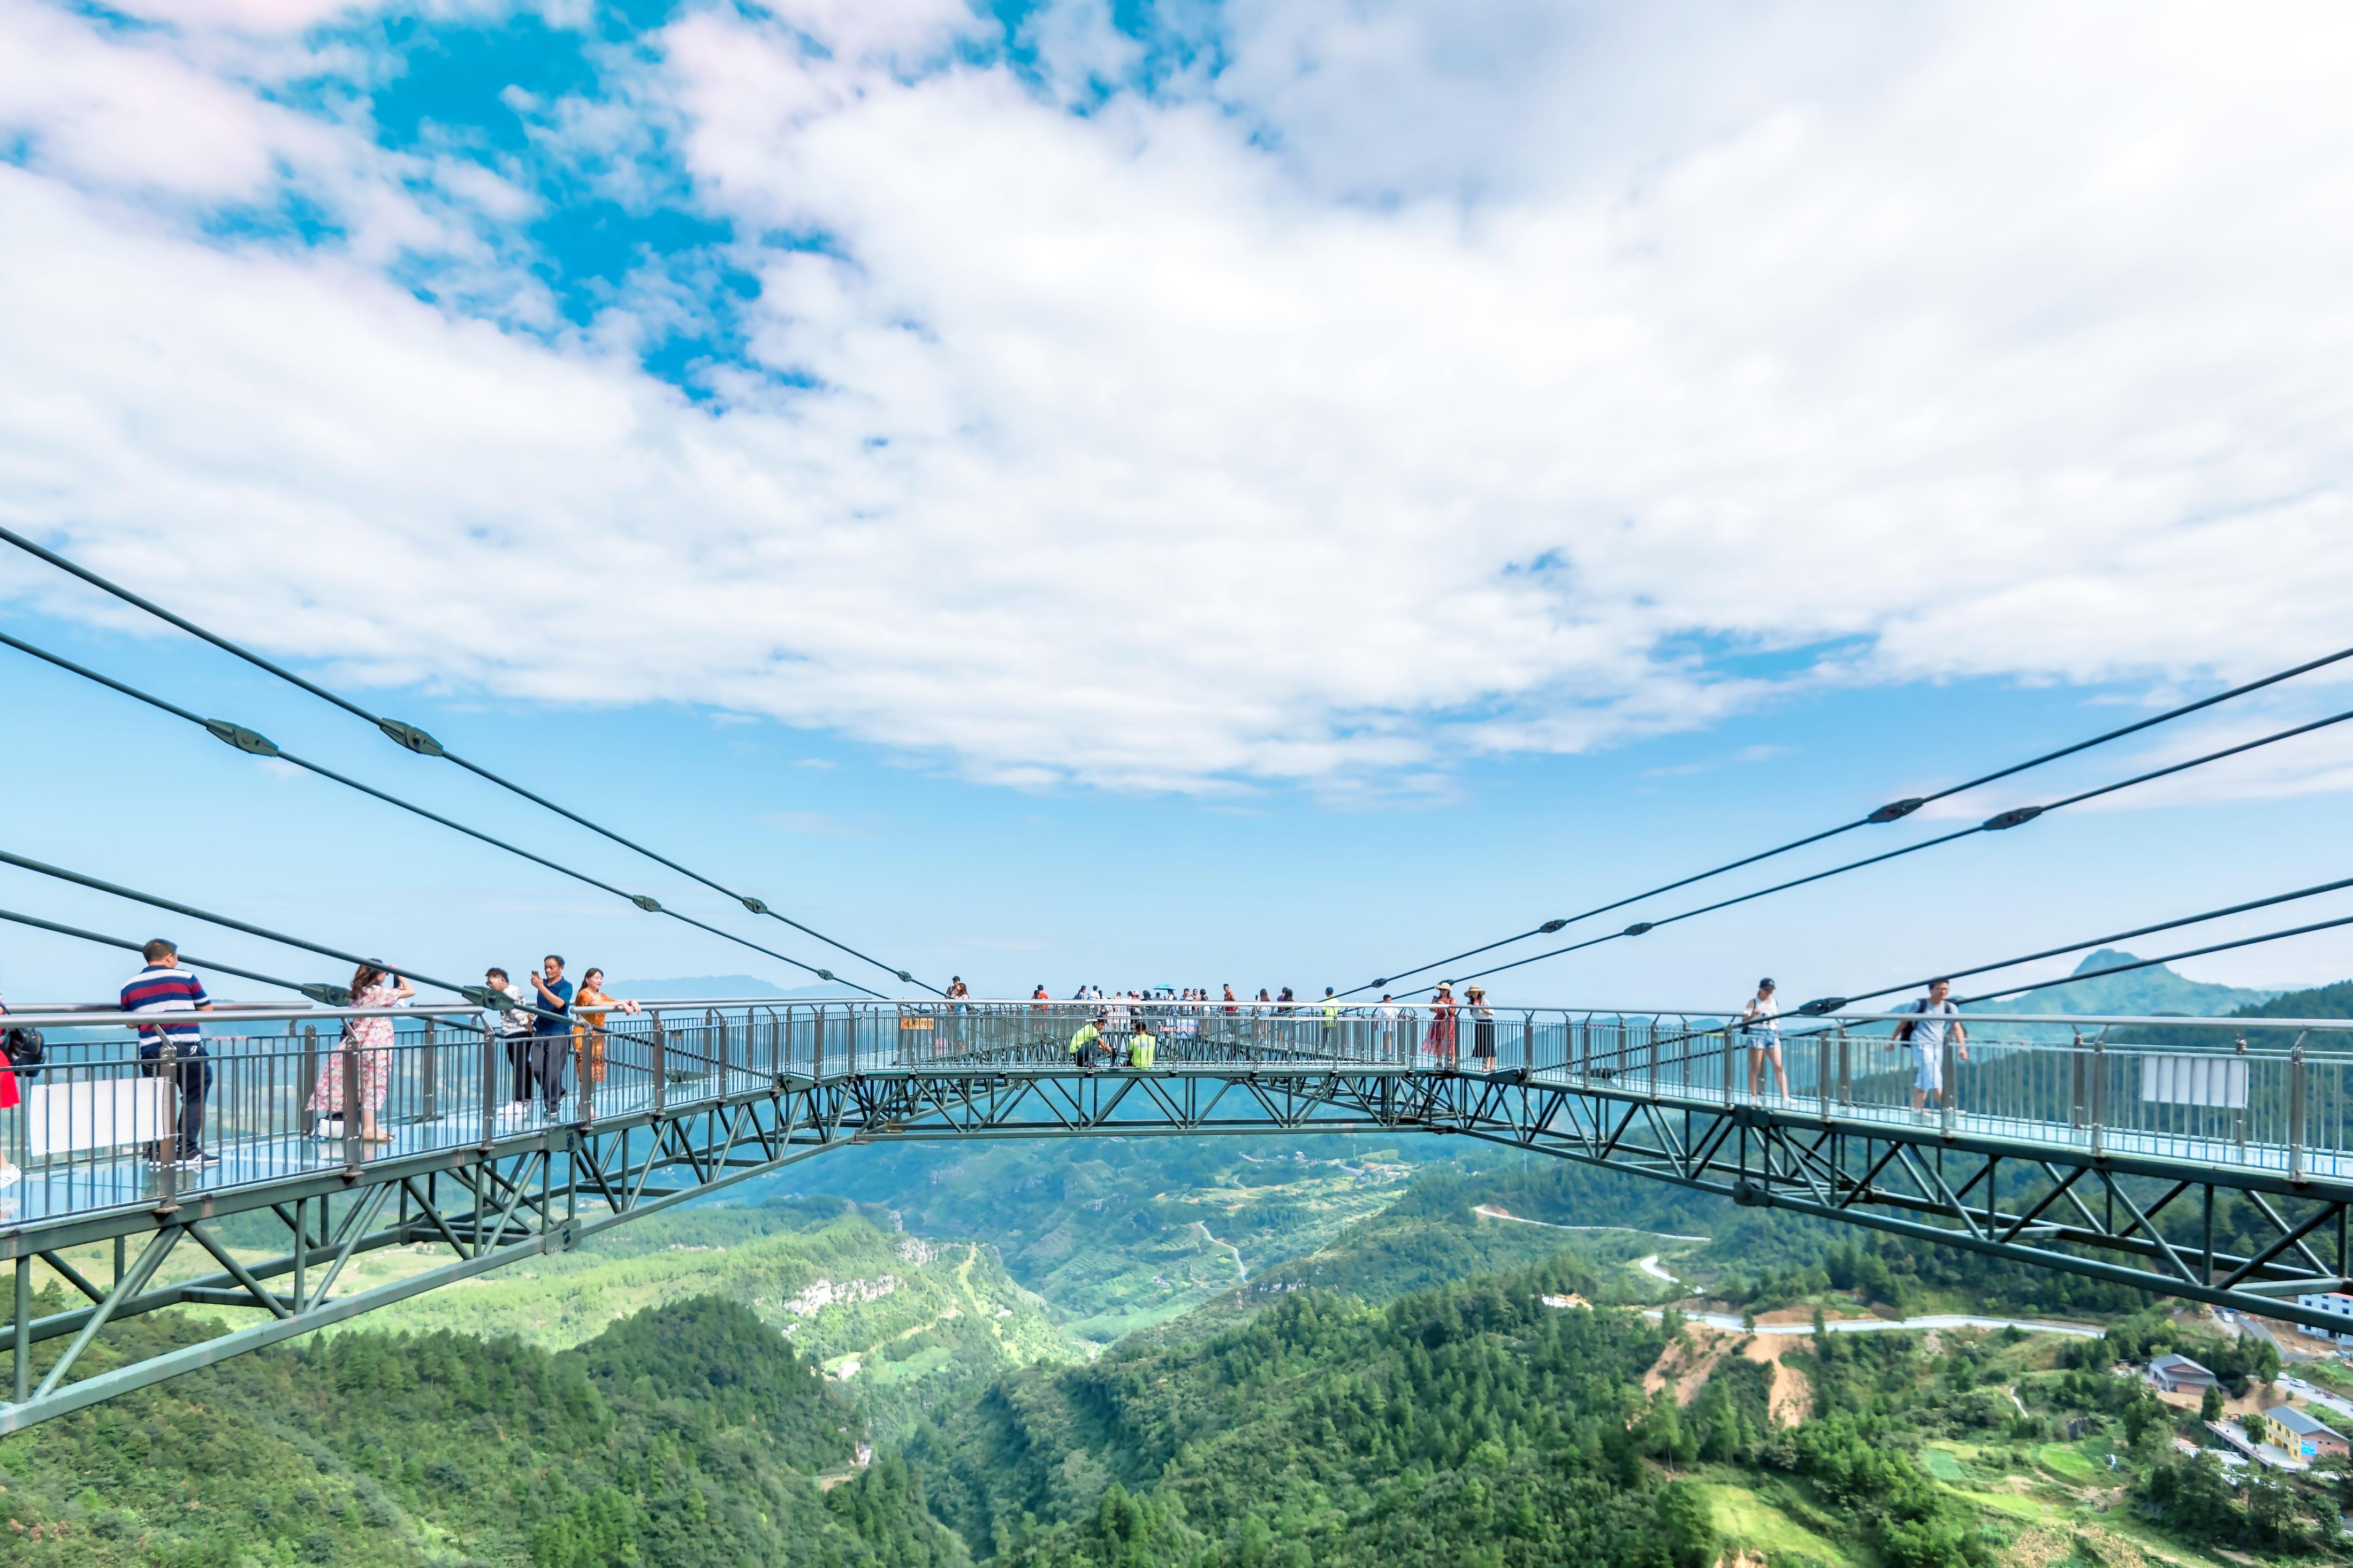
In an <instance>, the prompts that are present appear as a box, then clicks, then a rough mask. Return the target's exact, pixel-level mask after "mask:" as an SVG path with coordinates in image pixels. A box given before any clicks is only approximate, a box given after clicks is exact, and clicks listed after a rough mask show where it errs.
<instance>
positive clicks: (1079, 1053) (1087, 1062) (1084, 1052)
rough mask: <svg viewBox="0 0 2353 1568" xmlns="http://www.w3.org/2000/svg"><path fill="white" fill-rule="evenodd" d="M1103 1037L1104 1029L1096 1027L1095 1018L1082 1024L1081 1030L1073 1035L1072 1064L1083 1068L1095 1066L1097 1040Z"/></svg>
mask: <svg viewBox="0 0 2353 1568" xmlns="http://www.w3.org/2000/svg"><path fill="white" fill-rule="evenodd" d="M1102 1038H1103V1031H1102V1030H1101V1029H1099V1028H1097V1027H1095V1022H1094V1020H1093V1019H1092V1018H1090V1019H1088V1020H1087V1021H1086V1022H1085V1023H1083V1024H1081V1025H1080V1026H1079V1032H1078V1033H1077V1034H1075V1035H1072V1036H1071V1066H1072V1067H1082V1068H1084V1067H1092V1066H1094V1061H1095V1042H1096V1041H1097V1040H1100V1039H1102Z"/></svg>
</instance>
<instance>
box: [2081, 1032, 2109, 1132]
mask: <svg viewBox="0 0 2353 1568" xmlns="http://www.w3.org/2000/svg"><path fill="white" fill-rule="evenodd" d="M2085 1070H2086V1071H2088V1072H2090V1074H2091V1075H2092V1097H2091V1098H2092V1158H2093V1159H2094V1160H2097V1159H2101V1158H2103V1157H2105V1154H2106V1153H2107V1121H2108V1032H2107V1031H2106V1030H2105V1029H2102V1030H2101V1031H2100V1032H2099V1033H2098V1034H2097V1035H2095V1036H2094V1037H2092V1061H2091V1065H2090V1067H2089V1068H2086V1069H2085Z"/></svg>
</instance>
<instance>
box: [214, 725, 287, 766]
mask: <svg viewBox="0 0 2353 1568" xmlns="http://www.w3.org/2000/svg"><path fill="white" fill-rule="evenodd" d="M205 728H206V730H208V731H211V732H212V737H213V739H214V740H216V741H220V742H225V743H226V744H228V745H231V746H235V747H236V748H237V750H238V751H240V752H249V753H251V754H252V755H254V756H257V757H274V756H276V755H277V754H278V742H275V741H273V740H271V739H270V738H269V736H267V735H257V734H255V733H254V732H253V731H250V730H248V729H247V728H246V727H245V726H244V725H242V724H232V723H230V722H229V721H227V720H226V719H207V720H206V721H205Z"/></svg>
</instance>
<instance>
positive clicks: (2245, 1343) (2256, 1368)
mask: <svg viewBox="0 0 2353 1568" xmlns="http://www.w3.org/2000/svg"><path fill="white" fill-rule="evenodd" d="M2168 1354H2171V1355H2186V1356H2188V1357H2189V1359H2190V1360H2192V1361H2194V1362H2196V1363H2199V1364H2200V1365H2201V1366H2203V1367H2205V1368H2206V1369H2207V1370H2208V1371H2210V1372H2211V1373H2213V1374H2214V1375H2215V1376H2217V1377H2219V1378H2221V1380H2222V1381H2223V1382H2224V1383H2226V1384H2229V1385H2230V1387H2231V1392H2232V1394H2238V1395H2243V1394H2245V1393H2246V1392H2247V1390H2248V1388H2249V1387H2250V1386H2251V1385H2253V1384H2258V1383H2270V1382H2273V1381H2274V1380H2275V1379H2276V1378H2278V1376H2279V1373H2280V1353H2279V1347H2278V1346H2277V1345H2275V1344H2274V1343H2273V1342H2271V1341H2269V1340H2267V1339H2265V1338H2263V1336H2262V1335H2260V1334H2241V1335H2240V1336H2239V1337H2238V1338H2237V1339H2235V1340H2226V1339H2224V1338H2223V1337H2222V1336H2221V1335H2220V1334H2218V1333H2215V1332H2213V1331H2211V1330H2208V1329H2201V1328H2199V1327H2197V1326H2195V1325H2194V1324H2189V1323H2181V1322H2176V1321H2174V1320H2173V1319H2171V1318H2169V1317H2168V1316H2167V1315H2166V1314H2165V1313H2164V1312H2162V1311H2160V1310H2147V1311H2142V1312H2137V1313H2135V1314H2134V1315H2133V1316H2131V1317H2129V1318H2126V1319H2125V1320H2123V1321H2120V1322H2117V1323H2115V1324H2113V1325H2111V1326H2110V1327H2109V1329H2108V1334H2107V1338H2106V1339H2105V1340H2084V1341H2080V1342H2076V1343H2074V1344H2072V1345H2069V1346H2068V1347H2066V1348H2065V1349H2064V1350H2063V1351H2062V1352H2061V1356H2062V1361H2061V1364H2062V1365H2064V1366H2080V1367H2084V1368H2085V1369H2086V1370H2089V1371H2094V1372H2100V1371H2105V1370H2106V1368H2107V1367H2109V1366H2110V1365H2112V1364H2113V1363H2116V1362H2120V1361H2147V1360H2148V1359H2150V1358H2151V1357H2153V1356H2161V1355H2168Z"/></svg>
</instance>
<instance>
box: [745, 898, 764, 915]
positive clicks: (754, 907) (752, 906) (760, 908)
mask: <svg viewBox="0 0 2353 1568" xmlns="http://www.w3.org/2000/svg"><path fill="white" fill-rule="evenodd" d="M744 908H745V909H747V910H751V911H752V912H753V913H754V914H755V915H765V914H766V913H767V912H768V906H767V905H765V904H764V903H762V902H761V901H760V900H757V899H749V898H747V899H745V900H744Z"/></svg>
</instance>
